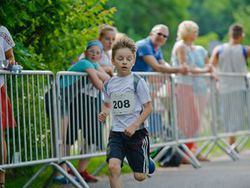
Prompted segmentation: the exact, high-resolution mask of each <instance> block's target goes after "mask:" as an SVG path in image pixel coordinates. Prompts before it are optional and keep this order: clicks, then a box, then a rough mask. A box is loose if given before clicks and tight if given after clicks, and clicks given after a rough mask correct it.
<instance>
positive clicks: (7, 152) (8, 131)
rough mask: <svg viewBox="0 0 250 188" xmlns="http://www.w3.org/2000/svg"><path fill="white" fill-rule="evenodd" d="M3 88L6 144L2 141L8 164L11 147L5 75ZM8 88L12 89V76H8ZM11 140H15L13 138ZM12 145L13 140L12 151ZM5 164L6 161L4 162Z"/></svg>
mask: <svg viewBox="0 0 250 188" xmlns="http://www.w3.org/2000/svg"><path fill="white" fill-rule="evenodd" d="M4 77H5V78H4V86H5V96H4V98H5V109H4V110H5V115H6V117H5V119H6V130H7V131H6V133H7V135H6V138H7V142H6V139H5V138H4V140H5V142H6V145H7V148H6V149H7V151H6V155H7V156H8V158H7V161H8V162H10V161H11V159H10V151H11V147H10V128H9V127H10V125H9V113H8V112H9V109H8V108H9V106H8V95H7V94H8V84H7V75H4ZM10 87H11V88H12V75H11V76H10ZM3 136H4V137H5V135H3ZM13 139H15V138H13ZM14 144H15V142H14V140H13V149H14ZM13 153H15V150H13ZM5 162H6V161H5Z"/></svg>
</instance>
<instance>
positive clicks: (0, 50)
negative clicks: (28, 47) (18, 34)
mask: <svg viewBox="0 0 250 188" xmlns="http://www.w3.org/2000/svg"><path fill="white" fill-rule="evenodd" d="M14 46H15V43H14V41H13V39H12V37H11V35H10V33H9V31H8V29H7V28H6V27H4V26H1V25H0V62H1V63H3V61H5V60H7V61H8V63H10V64H15V57H14V53H13V49H12V48H13V47H14ZM0 87H1V100H0V101H1V120H2V121H1V126H2V128H1V131H0V132H1V138H0V164H4V163H5V162H6V158H7V154H6V142H5V130H6V129H7V125H8V126H9V127H8V128H13V127H16V121H15V120H14V119H13V118H12V107H11V102H10V98H9V97H8V96H7V95H6V92H5V86H4V76H0ZM6 100H7V101H6ZM6 104H7V106H6ZM2 147H3V148H2ZM2 151H3V152H4V153H2ZM4 184H5V173H4V171H3V170H2V169H1V170H0V188H3V187H4Z"/></svg>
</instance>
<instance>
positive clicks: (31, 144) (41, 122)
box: [0, 71, 58, 168]
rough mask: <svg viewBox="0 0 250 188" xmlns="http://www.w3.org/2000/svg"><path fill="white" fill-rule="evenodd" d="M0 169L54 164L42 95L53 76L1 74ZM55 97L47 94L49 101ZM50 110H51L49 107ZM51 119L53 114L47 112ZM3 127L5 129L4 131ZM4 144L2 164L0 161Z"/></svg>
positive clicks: (51, 127) (50, 127)
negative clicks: (2, 81) (5, 156)
mask: <svg viewBox="0 0 250 188" xmlns="http://www.w3.org/2000/svg"><path fill="white" fill-rule="evenodd" d="M1 74H2V76H1V79H2V78H3V79H4V85H3V87H2V88H1V97H0V104H1V105H0V108H1V112H2V116H1V117H0V120H1V121H0V122H1V128H0V129H1V135H2V136H1V139H2V140H1V154H2V155H1V165H0V167H1V168H13V167H20V166H27V165H35V164H42V163H48V162H55V161H57V160H58V159H57V155H56V152H57V148H56V147H55V142H56V138H55V137H54V136H55V135H56V134H55V133H56V130H55V127H54V125H55V124H56V123H55V122H53V121H56V118H54V119H53V120H52V119H51V118H48V117H47V115H46V101H45V94H46V91H47V90H53V89H54V88H53V87H54V86H53V83H54V80H53V73H52V72H49V71H22V73H19V74H14V73H10V72H6V71H1ZM53 95H55V93H54V92H51V94H50V96H48V97H49V99H50V100H51V99H52V98H53V97H54V96H53ZM50 109H51V108H50ZM50 114H51V117H52V116H53V115H55V114H53V112H52V111H50ZM4 127H6V128H4ZM4 142H5V143H6V155H7V158H6V161H4V157H3V156H4V155H3V153H4V150H5V149H4V148H5V147H4Z"/></svg>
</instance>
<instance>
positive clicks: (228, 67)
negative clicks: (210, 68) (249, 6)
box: [210, 24, 250, 145]
mask: <svg viewBox="0 0 250 188" xmlns="http://www.w3.org/2000/svg"><path fill="white" fill-rule="evenodd" d="M228 35H229V41H228V42H226V43H224V44H222V45H219V46H217V47H215V48H214V50H213V52H212V55H211V58H210V61H211V63H212V64H213V65H215V66H217V68H218V70H219V71H220V72H224V73H244V74H246V73H247V72H248V70H247V59H248V58H249V56H250V47H249V46H243V45H242V41H243V39H244V30H243V27H242V26H241V25H239V24H232V25H231V26H230V27H229V31H228ZM221 81H222V80H221ZM225 81H226V80H225ZM226 82H228V81H226ZM226 82H221V88H222V87H224V88H226V87H230V88H232V87H233V83H232V82H231V81H230V83H226ZM237 96H238V97H237ZM221 97H222V108H223V110H222V111H223V113H224V114H223V120H224V122H225V126H228V127H229V130H228V131H234V128H233V127H237V126H240V125H239V124H240V123H242V122H240V121H242V118H243V117H240V118H239V117H237V118H235V110H236V109H237V111H238V112H239V111H241V110H242V109H243V106H244V104H245V102H244V101H242V99H243V98H242V97H240V96H239V95H238V94H236V93H225V94H223V95H221ZM236 97H237V98H236ZM227 101H230V104H229V103H228V102H227ZM238 114H241V115H244V112H242V111H241V112H239V113H238ZM240 119H241V120H240ZM239 120H240V121H239ZM235 140H236V138H235V137H234V136H231V137H229V144H230V145H232V144H234V143H235Z"/></svg>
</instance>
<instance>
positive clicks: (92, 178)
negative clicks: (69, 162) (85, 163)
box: [68, 170, 98, 183]
mask: <svg viewBox="0 0 250 188" xmlns="http://www.w3.org/2000/svg"><path fill="white" fill-rule="evenodd" d="M68 173H69V174H71V175H74V173H73V172H72V171H71V170H69V171H68ZM79 174H80V175H81V176H82V178H83V179H84V180H85V181H86V182H91V183H95V182H98V178H97V177H95V176H93V175H91V174H89V173H88V172H87V171H86V170H84V171H82V172H79Z"/></svg>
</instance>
